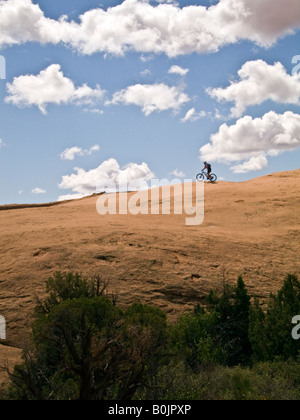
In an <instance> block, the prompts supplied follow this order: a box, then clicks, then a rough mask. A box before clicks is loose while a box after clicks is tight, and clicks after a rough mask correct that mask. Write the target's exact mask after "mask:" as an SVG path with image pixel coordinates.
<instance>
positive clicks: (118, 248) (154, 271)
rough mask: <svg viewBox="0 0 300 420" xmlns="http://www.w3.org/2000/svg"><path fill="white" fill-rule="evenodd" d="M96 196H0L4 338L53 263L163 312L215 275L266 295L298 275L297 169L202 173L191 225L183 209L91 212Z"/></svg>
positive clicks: (192, 297) (213, 281)
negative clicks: (29, 201) (18, 202)
mask: <svg viewBox="0 0 300 420" xmlns="http://www.w3.org/2000/svg"><path fill="white" fill-rule="evenodd" d="M194 186H195V185H194ZM132 194H133V193H131V195H132ZM98 198H99V196H92V197H87V198H84V199H81V200H74V201H70V202H63V203H49V205H47V204H45V205H42V206H41V205H40V206H32V205H30V206H25V205H24V206H2V207H1V206H0V249H1V253H0V314H1V315H3V316H4V317H5V318H6V322H7V341H6V342H5V344H9V345H10V346H13V347H22V346H23V345H24V344H25V343H26V341H27V339H28V333H29V331H30V323H31V320H32V309H33V307H34V306H35V302H36V301H35V296H36V295H37V296H39V297H42V296H43V294H44V291H45V281H46V280H47V279H48V278H49V277H50V276H51V275H52V274H53V273H54V272H55V271H58V270H60V271H74V272H75V271H77V272H80V273H82V274H83V275H85V276H93V275H100V276H101V277H102V278H103V280H109V291H110V292H114V293H117V295H118V302H119V304H121V305H123V304H129V303H132V302H134V301H140V302H143V303H148V304H151V305H157V306H158V307H160V308H161V309H163V310H165V311H166V312H167V313H168V314H169V317H170V319H172V318H173V319H174V318H176V317H178V315H180V314H181V313H182V312H184V311H186V310H187V309H189V308H193V307H194V305H195V304H196V303H199V302H200V303H201V302H203V299H204V297H205V295H206V294H207V293H208V292H209V290H211V289H212V288H221V287H222V284H223V279H224V278H225V279H226V281H227V282H228V283H233V282H234V283H235V282H236V280H237V277H238V275H240V274H241V275H242V276H243V278H244V281H245V283H246V285H247V287H248V290H249V292H250V293H251V294H252V295H253V296H259V297H260V298H267V297H268V296H269V294H270V292H275V291H276V290H278V289H279V288H280V287H281V286H282V282H283V280H284V278H285V276H286V274H288V273H294V274H297V275H299V272H300V269H299V268H300V266H299V251H300V241H299V238H300V235H299V230H300V170H296V171H291V172H284V173H274V174H271V175H268V176H265V177H261V178H257V179H253V180H251V181H247V182H242V183H229V182H217V183H215V184H210V183H205V218H204V222H203V223H202V224H201V225H199V226H186V225H185V217H186V215H174V214H171V215H153V214H152V215H151V214H150V215H136V216H134V215H105V216H100V215H99V214H98V213H97V211H96V202H97V200H98ZM54 204H55V205H54ZM8 349H9V348H8V347H4V346H3V345H0V359H2V358H1V355H3V354H4V353H5V356H6V357H7V355H9V354H12V358H15V353H16V351H12V350H11V352H9V351H8ZM0 361H1V360H0ZM0 379H1V378H0Z"/></svg>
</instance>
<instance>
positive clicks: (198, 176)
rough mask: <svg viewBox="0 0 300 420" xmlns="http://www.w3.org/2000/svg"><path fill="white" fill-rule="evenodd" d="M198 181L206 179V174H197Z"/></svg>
mask: <svg viewBox="0 0 300 420" xmlns="http://www.w3.org/2000/svg"><path fill="white" fill-rule="evenodd" d="M196 179H197V181H203V180H204V175H203V174H198V175H197V176H196Z"/></svg>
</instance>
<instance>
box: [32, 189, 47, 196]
mask: <svg viewBox="0 0 300 420" xmlns="http://www.w3.org/2000/svg"><path fill="white" fill-rule="evenodd" d="M46 192H47V191H46V190H44V189H43V188H39V187H36V188H33V190H32V191H31V193H32V194H36V195H38V194H46Z"/></svg>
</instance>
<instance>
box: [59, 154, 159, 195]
mask: <svg viewBox="0 0 300 420" xmlns="http://www.w3.org/2000/svg"><path fill="white" fill-rule="evenodd" d="M74 170H75V171H76V173H73V174H71V175H65V176H63V177H62V181H61V183H60V184H59V188H61V189H67V190H72V193H73V194H81V195H82V196H83V195H91V194H93V193H96V192H101V191H103V190H106V189H107V188H111V187H112V185H114V186H116V187H118V186H120V185H123V184H124V183H125V182H126V183H132V182H134V181H148V180H150V179H152V178H153V177H154V174H153V173H152V171H151V170H150V169H149V167H148V165H147V164H146V163H142V164H140V165H138V164H137V163H129V164H128V165H126V166H124V167H123V168H121V167H120V165H119V164H118V162H117V161H116V160H115V159H108V160H106V161H104V162H103V163H102V164H101V165H100V166H98V168H95V169H91V170H89V171H85V170H84V169H81V168H74Z"/></svg>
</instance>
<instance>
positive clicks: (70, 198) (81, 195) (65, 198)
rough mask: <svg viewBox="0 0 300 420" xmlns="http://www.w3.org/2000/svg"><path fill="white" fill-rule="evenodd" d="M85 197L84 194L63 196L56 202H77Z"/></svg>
mask: <svg viewBox="0 0 300 420" xmlns="http://www.w3.org/2000/svg"><path fill="white" fill-rule="evenodd" d="M83 197H85V195H84V194H65V195H60V196H59V197H58V199H57V201H67V200H78V199H79V198H83Z"/></svg>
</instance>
